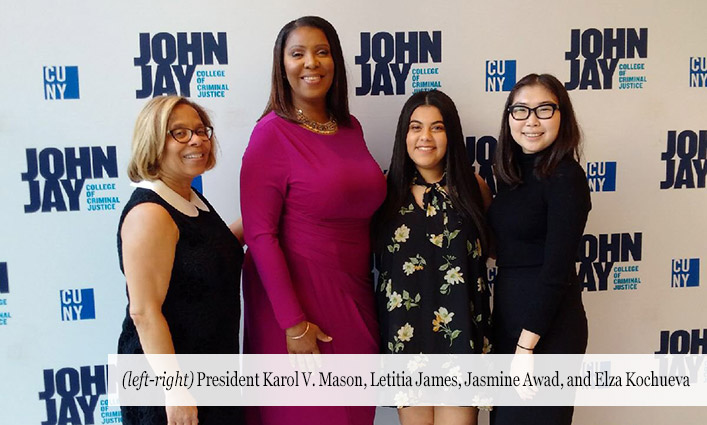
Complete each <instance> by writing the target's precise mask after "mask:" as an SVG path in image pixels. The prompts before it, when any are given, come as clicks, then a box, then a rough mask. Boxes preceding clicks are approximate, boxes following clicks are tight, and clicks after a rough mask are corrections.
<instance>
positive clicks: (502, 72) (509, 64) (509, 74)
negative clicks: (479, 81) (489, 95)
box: [486, 60, 516, 91]
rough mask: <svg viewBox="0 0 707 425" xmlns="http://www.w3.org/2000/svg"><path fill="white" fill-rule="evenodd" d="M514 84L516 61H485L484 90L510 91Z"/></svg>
mask: <svg viewBox="0 0 707 425" xmlns="http://www.w3.org/2000/svg"><path fill="white" fill-rule="evenodd" d="M515 84H516V61H514V60H492V61H486V91H511V89H512V88H513V86H514V85H515Z"/></svg>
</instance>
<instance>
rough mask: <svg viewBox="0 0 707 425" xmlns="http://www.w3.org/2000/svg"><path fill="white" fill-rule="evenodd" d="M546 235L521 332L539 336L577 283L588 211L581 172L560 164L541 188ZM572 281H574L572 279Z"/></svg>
mask: <svg viewBox="0 0 707 425" xmlns="http://www.w3.org/2000/svg"><path fill="white" fill-rule="evenodd" d="M544 196H545V199H546V201H547V234H546V237H545V253H544V260H543V265H542V269H541V271H540V276H539V279H540V285H539V287H538V288H539V290H538V293H537V294H536V296H535V297H533V299H532V300H530V305H529V306H528V315H527V316H526V320H525V323H524V326H523V327H524V328H525V329H527V330H529V331H531V332H534V333H536V334H538V335H540V336H542V335H543V334H545V333H546V332H547V329H548V328H549V326H550V324H551V323H552V320H553V318H554V317H555V315H556V314H557V311H558V308H559V306H560V303H561V302H562V300H563V298H564V296H565V294H566V293H567V290H568V288H569V285H570V284H572V283H574V280H576V274H575V270H574V267H575V258H576V255H577V249H578V247H579V242H580V240H581V238H582V234H583V232H584V226H585V224H586V222H587V215H588V214H589V210H590V209H591V199H590V195H589V187H588V185H587V178H586V175H585V174H584V170H582V167H580V165H579V164H577V163H576V162H575V161H563V162H562V163H560V164H559V165H558V166H557V168H556V169H555V171H554V172H553V174H552V175H551V176H550V177H549V178H548V181H547V183H546V185H545V188H544ZM573 277H574V278H573Z"/></svg>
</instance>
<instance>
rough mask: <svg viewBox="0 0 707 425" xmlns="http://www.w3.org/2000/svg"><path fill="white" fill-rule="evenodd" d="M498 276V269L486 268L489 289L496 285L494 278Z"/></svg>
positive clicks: (494, 267)
mask: <svg viewBox="0 0 707 425" xmlns="http://www.w3.org/2000/svg"><path fill="white" fill-rule="evenodd" d="M497 275H498V267H496V266H493V267H487V268H486V280H487V281H488V284H489V287H490V288H493V285H494V284H495V283H496V276H497Z"/></svg>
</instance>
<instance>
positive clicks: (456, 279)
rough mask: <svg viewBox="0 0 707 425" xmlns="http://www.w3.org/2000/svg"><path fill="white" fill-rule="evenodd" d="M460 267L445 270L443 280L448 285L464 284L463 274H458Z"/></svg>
mask: <svg viewBox="0 0 707 425" xmlns="http://www.w3.org/2000/svg"><path fill="white" fill-rule="evenodd" d="M459 270H460V267H454V268H450V269H449V270H447V273H446V274H445V275H444V280H446V281H447V283H449V284H450V285H456V284H457V283H464V277H463V276H464V273H462V272H460V271H459Z"/></svg>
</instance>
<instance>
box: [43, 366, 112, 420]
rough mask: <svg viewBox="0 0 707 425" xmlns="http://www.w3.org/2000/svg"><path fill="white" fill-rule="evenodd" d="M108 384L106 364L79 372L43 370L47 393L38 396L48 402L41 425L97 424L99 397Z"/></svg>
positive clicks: (69, 368)
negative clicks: (96, 413)
mask: <svg viewBox="0 0 707 425" xmlns="http://www.w3.org/2000/svg"><path fill="white" fill-rule="evenodd" d="M106 382H108V366H105V365H98V366H82V367H80V368H79V369H78V370H76V369H74V368H71V367H65V368H61V369H59V370H57V371H56V372H54V369H44V391H42V392H40V393H39V400H40V401H41V400H43V401H44V402H45V406H46V409H47V420H46V421H42V425H77V424H79V425H80V424H94V423H96V422H95V419H94V413H95V411H96V406H98V401H99V399H100V396H101V395H104V394H106V392H107V391H106V389H107V388H106V387H107V385H106ZM57 398H58V399H57ZM57 401H58V402H59V403H58V405H57Z"/></svg>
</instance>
